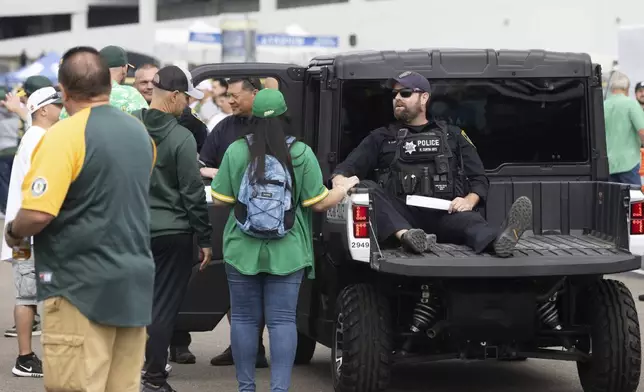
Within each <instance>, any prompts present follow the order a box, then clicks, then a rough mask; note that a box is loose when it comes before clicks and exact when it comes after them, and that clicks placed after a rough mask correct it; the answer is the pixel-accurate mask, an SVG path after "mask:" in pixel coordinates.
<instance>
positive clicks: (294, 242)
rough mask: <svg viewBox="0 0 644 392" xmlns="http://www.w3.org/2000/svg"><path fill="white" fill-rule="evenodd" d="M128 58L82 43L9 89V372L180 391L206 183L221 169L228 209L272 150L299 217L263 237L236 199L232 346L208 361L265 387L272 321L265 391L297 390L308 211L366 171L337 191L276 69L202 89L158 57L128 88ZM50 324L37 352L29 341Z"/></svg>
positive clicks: (227, 238)
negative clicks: (296, 133)
mask: <svg viewBox="0 0 644 392" xmlns="http://www.w3.org/2000/svg"><path fill="white" fill-rule="evenodd" d="M130 67H131V65H130V64H129V63H128V59H127V54H126V52H125V51H124V50H123V49H122V48H120V47H117V46H108V47H106V48H103V49H102V50H101V51H100V52H99V51H97V50H96V49H94V48H91V47H76V48H73V49H70V50H69V51H68V52H66V53H65V55H64V56H63V58H62V60H61V64H60V70H59V75H58V82H59V83H58V84H57V85H55V86H54V85H53V83H52V82H51V81H50V80H48V79H47V78H44V77H42V76H32V77H30V78H28V79H27V80H26V81H25V82H24V84H23V86H22V87H21V88H20V89H17V90H14V91H6V90H1V91H0V196H1V197H0V201H2V202H1V203H0V208H1V209H2V213H3V214H5V233H4V239H5V241H4V242H5V243H4V244H3V249H2V259H3V260H6V261H9V262H11V263H12V265H13V271H14V274H13V278H14V282H15V285H16V303H15V310H14V320H15V325H14V326H13V327H11V328H8V329H7V330H6V331H5V336H10V337H17V340H18V357H17V359H16V363H15V366H14V367H13V369H12V373H13V374H14V375H16V376H20V377H44V381H45V389H46V390H48V391H78V390H103V391H108V392H109V391H111V392H117V391H118V392H134V391H143V392H148V391H159V392H172V391H174V389H173V388H172V387H171V386H170V385H169V384H168V382H167V378H168V375H169V373H170V371H171V370H172V367H171V366H170V365H169V364H168V361H174V362H177V363H186V364H189V363H195V361H196V358H195V356H194V354H192V353H191V352H190V350H189V346H190V342H191V338H190V333H189V331H180V330H174V326H175V320H176V317H177V315H178V312H179V307H180V305H181V303H182V301H183V297H184V294H185V292H186V290H187V285H188V281H189V278H190V275H191V273H192V269H193V266H194V265H195V264H197V263H200V270H204V269H206V268H207V267H208V265H209V263H210V261H211V258H212V250H211V243H212V238H211V237H212V227H211V224H210V222H209V216H208V205H207V201H206V193H205V192H204V183H203V180H204V178H207V179H212V197H213V201H214V205H215V206H217V205H230V204H231V203H235V202H236V200H237V201H241V200H243V198H242V197H241V196H240V192H241V193H244V191H243V189H241V188H242V187H244V186H247V182H245V183H244V184H246V185H244V184H242V180H243V181H247V180H246V178H248V176H250V177H252V178H256V179H255V181H259V180H258V178H260V177H261V176H264V175H267V173H268V172H269V171H272V170H274V167H273V166H271V165H269V166H265V165H264V163H266V162H269V163H270V162H273V161H271V160H270V159H276V160H277V161H278V162H279V163H281V165H282V166H283V167H288V172H289V173H290V175H292V176H293V177H291V176H288V180H287V181H286V183H288V192H289V195H290V202H292V203H294V204H293V210H289V211H290V212H291V213H294V214H295V219H296V221H297V222H298V223H297V224H296V225H294V226H292V227H291V226H289V227H288V228H287V229H286V230H287V231H290V233H289V236H288V237H287V238H283V239H282V238H278V237H275V238H273V239H274V240H275V241H267V238H265V237H264V238H261V239H260V238H256V235H255V234H256V233H255V234H253V232H252V231H250V232H249V231H241V229H240V226H238V225H236V224H235V223H234V222H235V215H234V213H233V212H231V218H230V219H229V221H228V223H227V226H226V230H225V234H224V249H223V253H224V259H225V260H224V261H225V262H226V273H227V275H228V282H229V289H230V292H231V310H230V312H229V320H230V322H231V338H232V339H231V342H232V344H231V347H229V348H228V349H227V350H225V351H224V353H222V354H220V355H218V356H216V357H214V358H213V359H212V361H211V363H212V365H216V366H226V365H234V366H235V367H236V370H237V379H238V382H239V386H240V390H243V391H254V390H255V381H254V370H253V369H254V368H255V367H267V366H268V361H267V360H266V355H265V350H264V346H263V344H260V343H261V336H262V332H263V329H264V328H263V326H264V325H266V326H267V327H268V330H269V336H270V339H271V343H272V344H271V346H270V347H271V354H272V355H271V362H272V363H271V368H272V372H271V390H272V391H286V390H288V388H289V385H290V376H291V369H292V366H293V362H294V357H295V349H296V345H297V331H296V326H295V313H296V304H297V296H298V291H299V286H300V283H301V281H302V279H303V278H304V276H305V275H308V276H309V277H312V275H313V272H312V262H313V256H312V250H311V244H310V239H311V235H312V233H311V232H310V230H311V224H310V223H311V217H312V215H311V214H312V211H324V210H326V209H328V208H331V207H332V206H334V205H336V204H337V203H339V202H340V201H341V200H342V199H343V198H344V197H345V196H346V192H347V190H348V189H349V188H350V187H351V186H353V185H355V183H356V181H357V179H355V178H352V179H348V180H347V181H346V184H341V185H342V186H339V187H337V189H336V188H334V190H333V191H331V192H329V191H328V190H327V189H326V187H325V186H324V184H323V182H322V174H321V170H320V168H319V165H318V162H317V159H316V157H315V154H314V153H313V152H312V150H311V149H310V148H309V147H308V146H307V145H305V144H304V143H302V142H300V141H297V140H296V139H295V138H292V137H290V136H289V135H290V134H292V132H291V131H290V128H289V127H290V121H288V117H287V105H286V102H285V100H284V97H283V96H282V94H281V93H280V92H279V90H278V82H277V80H276V79H273V78H270V77H269V78H266V79H264V81H263V82H262V81H261V80H259V79H257V78H242V79H217V80H206V81H203V82H201V83H199V84H198V85H197V86H194V85H193V80H192V75H191V74H190V73H189V72H188V71H187V70H185V69H182V68H180V67H177V66H166V67H162V68H158V67H157V66H155V65H152V64H146V65H143V66H141V67H139V68H138V69H137V70H136V73H135V80H134V83H133V86H127V85H124V84H123V83H124V81H125V77H126V75H127V72H128V69H129V68H130ZM240 139H246V140H240ZM229 147H230V148H229ZM229 150H234V151H233V152H230V151H229ZM250 162H254V163H253V164H252V165H251V164H250ZM271 173H272V172H271ZM305 173H306V176H305V175H304V174H305ZM283 174H285V172H283ZM286 183H285V184H286ZM329 195H330V196H329ZM291 225H292V223H291ZM246 229H247V227H246ZM195 239H196V245H197V247H196V248H195ZM32 250H33V251H32ZM296 250H297V251H299V252H300V253H302V254H301V255H299V256H298V257H293V252H294V251H296ZM266 255H268V260H267V256H266ZM267 266H270V268H268V269H267V268H266V267H267ZM305 272H306V274H305ZM249 294H250V295H249ZM249 301H250V302H249ZM38 303H42V304H43V310H42V313H43V315H42V320H41V318H40V316H39V315H38V312H37V305H38ZM249 311H251V313H248V312H249ZM40 334H41V335H42V338H41V343H42V346H43V350H42V351H43V358H42V360H41V359H40V358H39V357H38V356H36V354H34V352H33V350H32V347H31V338H32V336H33V335H40Z"/></svg>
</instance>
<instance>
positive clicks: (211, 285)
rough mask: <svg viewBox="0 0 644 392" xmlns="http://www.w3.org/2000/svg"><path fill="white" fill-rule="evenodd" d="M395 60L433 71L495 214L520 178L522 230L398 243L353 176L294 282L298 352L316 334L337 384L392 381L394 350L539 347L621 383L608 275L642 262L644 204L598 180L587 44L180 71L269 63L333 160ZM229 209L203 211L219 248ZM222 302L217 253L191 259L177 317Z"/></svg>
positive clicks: (629, 346) (348, 146)
mask: <svg viewBox="0 0 644 392" xmlns="http://www.w3.org/2000/svg"><path fill="white" fill-rule="evenodd" d="M407 70H409V71H416V72H419V73H421V74H422V75H424V76H426V77H427V78H429V79H430V81H431V83H432V90H433V91H432V97H431V99H430V103H429V113H430V115H431V116H433V117H436V118H440V119H443V120H445V121H449V122H451V123H453V124H456V125H457V126H459V127H461V128H462V129H464V130H465V132H466V133H467V135H468V136H469V138H470V139H471V140H472V142H473V143H474V145H475V146H476V147H477V149H478V152H479V155H480V156H481V158H482V160H483V163H484V165H485V167H486V170H487V173H488V176H489V178H490V182H491V187H490V192H489V197H488V199H489V200H488V202H487V204H486V205H485V206H483V207H482V208H481V209H480V212H481V213H482V214H483V215H484V216H485V217H486V218H487V220H488V221H489V222H490V223H491V224H496V225H500V224H501V223H502V222H503V220H504V219H505V214H506V211H508V208H509V207H510V205H511V203H512V202H513V201H514V200H515V199H516V198H517V197H519V196H528V197H529V198H530V199H532V202H533V227H532V230H531V231H530V232H528V233H526V235H525V236H524V238H523V239H522V240H521V242H520V243H519V245H518V246H517V249H516V251H515V252H514V257H511V258H508V259H501V258H496V257H493V256H491V255H487V254H483V255H476V254H474V253H473V252H472V251H471V250H470V249H468V248H466V247H463V246H456V245H452V244H438V245H437V246H435V247H434V248H433V249H432V251H431V252H429V253H425V254H423V255H413V254H408V253H405V252H404V251H403V250H402V249H401V248H385V247H383V245H382V244H378V242H377V241H376V240H375V236H374V233H377V231H378V228H377V227H376V225H375V222H373V221H372V218H373V216H374V208H375V207H374V205H373V204H372V201H371V199H370V197H369V194H368V193H364V191H356V192H354V193H352V194H351V196H350V197H349V198H348V200H347V202H346V203H345V204H343V205H341V206H339V207H338V208H335V209H333V210H331V211H328V212H327V213H326V215H322V214H320V215H319V216H317V218H316V222H315V225H314V232H315V235H314V245H315V248H314V249H315V257H316V274H317V279H316V280H314V281H305V283H304V284H303V286H302V289H301V292H300V302H299V305H298V306H299V307H298V329H299V333H300V336H299V338H300V340H299V347H298V352H297V358H296V362H297V363H307V362H308V361H310V359H311V357H312V355H313V352H314V349H315V345H316V342H319V343H321V344H323V345H325V346H328V347H331V349H332V353H333V354H332V357H333V358H332V366H331V368H332V377H333V382H334V387H335V390H336V391H340V392H354V391H355V392H370V391H379V390H385V389H386V388H387V385H388V382H389V377H390V369H391V367H392V366H393V365H396V364H402V363H410V362H424V361H434V360H443V359H457V358H462V359H525V358H546V359H553V360H566V361H576V362H577V364H578V369H579V377H580V380H581V384H582V386H583V388H584V390H585V391H587V392H590V391H593V392H604V391H605V392H634V391H635V390H636V389H637V386H638V383H639V377H640V361H641V353H640V331H639V323H638V318H637V313H636V310H635V304H634V302H633V298H632V295H631V293H630V292H629V290H628V289H627V288H626V287H625V286H624V284H622V283H621V282H619V281H617V280H613V279H606V278H604V275H606V274H613V273H619V272H624V271H630V270H634V269H637V268H639V267H640V256H634V255H632V254H631V253H629V252H628V249H629V238H630V235H631V233H630V230H631V221H632V218H633V217H632V216H631V214H634V213H636V212H637V211H639V212H640V213H641V205H639V204H638V205H637V208H634V207H633V206H632V205H631V198H630V193H631V191H634V190H632V189H631V188H630V187H629V186H627V185H621V184H615V183H607V182H605V181H607V179H608V163H607V158H606V147H605V131H604V122H603V105H602V88H601V69H600V67H599V66H598V65H594V64H592V62H591V59H590V57H589V56H588V55H585V54H571V53H552V52H544V51H494V50H471V51H465V50H429V49H428V50H411V51H407V52H391V51H390V52H364V53H352V54H340V55H336V56H329V57H318V58H315V59H313V60H312V61H311V63H310V65H309V66H308V67H307V68H301V67H297V66H290V65H280V64H220V65H205V66H201V67H199V68H197V69H195V70H194V71H193V75H194V78H195V82H199V81H201V80H203V79H205V78H207V77H231V76H273V77H276V78H278V79H279V81H280V89H281V90H282V91H283V92H284V93H285V96H286V99H287V102H288V104H289V110H290V113H291V115H292V116H293V120H294V123H295V124H297V125H300V129H302V133H301V134H300V135H298V136H299V137H300V138H301V139H302V140H304V141H305V142H306V143H307V144H309V145H310V146H311V147H312V148H313V149H314V150H315V151H316V153H317V156H318V159H319V161H320V164H321V166H322V169H323V173H324V174H325V175H326V176H327V177H328V175H329V174H330V173H331V172H332V170H333V168H334V166H335V165H336V164H337V163H338V162H340V161H342V160H343V159H344V158H345V157H346V156H347V155H348V154H349V152H350V151H351V150H352V149H353V148H355V147H356V146H357V145H358V143H360V141H361V140H362V139H363V138H364V137H365V136H366V135H367V134H368V133H369V132H370V131H371V130H373V129H376V128H377V127H379V126H382V125H384V124H387V123H389V122H390V121H391V120H392V119H393V112H392V102H391V95H390V93H389V92H388V91H386V90H384V89H383V87H382V84H383V82H384V81H385V80H386V79H387V78H389V77H391V76H392V75H396V74H398V73H401V72H403V71H407ZM638 208H639V209H638ZM636 210H637V211H636ZM226 214H227V211H226V210H213V212H212V214H211V219H212V222H213V225H214V226H215V234H214V245H215V258H216V256H217V253H219V258H221V253H220V251H221V249H220V246H221V232H222V227H223V224H224V222H225V219H224V217H225V215H226ZM227 308H228V294H227V287H226V285H225V277H224V276H223V268H222V266H221V265H214V266H212V267H211V268H209V270H208V271H207V272H205V273H202V274H195V281H194V282H193V284H192V285H191V288H190V293H189V295H188V298H187V299H186V303H185V306H184V309H183V313H182V316H181V324H182V325H183V326H184V327H186V328H188V329H191V330H211V329H213V328H214V326H215V325H216V324H217V322H218V321H219V320H220V319H221V317H222V316H223V314H224V313H225V312H226V310H227Z"/></svg>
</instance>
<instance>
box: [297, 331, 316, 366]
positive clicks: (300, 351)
mask: <svg viewBox="0 0 644 392" xmlns="http://www.w3.org/2000/svg"><path fill="white" fill-rule="evenodd" d="M317 344H318V342H316V341H315V339H311V338H310V337H308V336H306V335H304V334H301V333H299V332H298V333H297V351H295V364H296V365H308V364H309V363H311V359H312V358H313V354H314V353H315V346H316V345H317Z"/></svg>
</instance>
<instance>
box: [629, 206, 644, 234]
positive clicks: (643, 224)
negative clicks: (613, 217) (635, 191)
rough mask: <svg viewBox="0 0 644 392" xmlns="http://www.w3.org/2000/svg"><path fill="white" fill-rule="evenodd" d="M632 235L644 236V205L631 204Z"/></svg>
mask: <svg viewBox="0 0 644 392" xmlns="http://www.w3.org/2000/svg"><path fill="white" fill-rule="evenodd" d="M631 234H644V203H642V202H637V203H632V204H631Z"/></svg>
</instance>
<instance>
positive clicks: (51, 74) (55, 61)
mask: <svg viewBox="0 0 644 392" xmlns="http://www.w3.org/2000/svg"><path fill="white" fill-rule="evenodd" d="M60 58H61V57H60V55H58V54H57V53H55V52H50V53H47V54H46V55H45V56H43V57H41V58H39V59H38V60H36V61H35V62H33V63H32V64H30V65H28V66H26V67H24V68H22V69H19V70H17V71H14V72H9V73H7V74H5V75H2V76H0V81H2V80H3V79H4V82H5V84H7V85H10V86H11V85H16V84H20V83H23V82H24V81H25V80H27V78H28V77H30V76H34V75H42V76H45V77H47V78H49V80H51V81H52V83H54V84H56V83H58V66H59V64H60Z"/></svg>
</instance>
